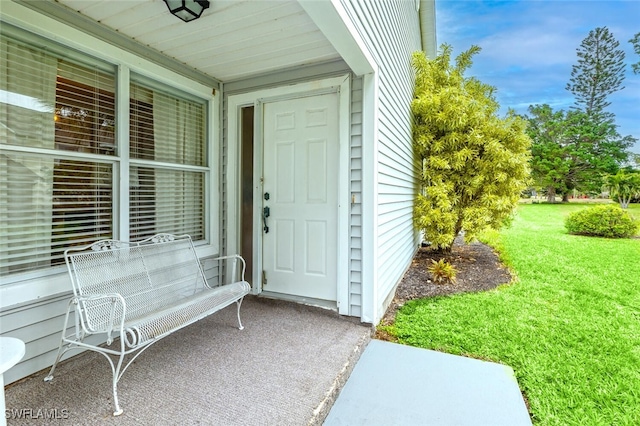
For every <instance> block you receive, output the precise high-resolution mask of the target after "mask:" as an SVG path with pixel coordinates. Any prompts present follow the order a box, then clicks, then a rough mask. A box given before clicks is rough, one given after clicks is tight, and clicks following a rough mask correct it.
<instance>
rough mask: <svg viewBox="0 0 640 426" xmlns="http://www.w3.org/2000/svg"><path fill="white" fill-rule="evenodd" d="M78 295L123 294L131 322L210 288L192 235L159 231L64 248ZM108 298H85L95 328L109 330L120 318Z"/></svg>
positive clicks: (85, 314) (87, 318)
mask: <svg viewBox="0 0 640 426" xmlns="http://www.w3.org/2000/svg"><path fill="white" fill-rule="evenodd" d="M65 260H66V262H67V267H68V268H69V274H70V276H71V281H72V284H73V292H74V294H75V295H76V296H83V297H88V296H98V295H106V294H114V293H117V294H120V295H121V296H122V297H123V298H124V299H125V302H126V318H127V320H135V319H136V318H140V317H143V316H145V315H147V314H149V313H151V312H154V311H157V310H161V309H163V308H165V307H167V306H170V305H174V304H176V303H177V302H178V301H179V300H180V299H183V298H185V297H188V296H191V295H193V294H195V293H197V292H200V291H202V290H204V289H205V288H207V282H206V279H205V277H204V274H203V272H202V268H201V266H200V262H199V259H198V256H197V254H196V251H195V249H194V247H193V243H192V241H191V238H190V237H189V236H188V235H182V236H174V235H169V234H158V235H155V236H153V237H151V238H148V239H146V240H143V241H140V242H124V241H115V240H102V241H98V242H96V243H93V244H91V245H89V246H86V247H82V248H71V249H68V250H66V251H65ZM111 307H112V304H111V303H110V302H109V301H108V300H104V299H101V300H97V301H83V302H81V303H80V304H79V306H78V308H79V309H80V313H81V316H82V319H83V322H85V323H86V324H85V326H86V327H87V328H88V329H89V331H91V332H96V331H106V328H107V327H110V324H113V321H114V320H116V321H119V320H120V318H121V317H122V310H118V311H116V312H115V315H114V313H113V312H112V309H111Z"/></svg>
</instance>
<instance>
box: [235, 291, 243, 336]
mask: <svg viewBox="0 0 640 426" xmlns="http://www.w3.org/2000/svg"><path fill="white" fill-rule="evenodd" d="M242 300H244V298H242V299H240V300H236V305H238V324H239V325H240V326H239V327H238V329H240V330H244V326H243V325H242V320H240V305H242Z"/></svg>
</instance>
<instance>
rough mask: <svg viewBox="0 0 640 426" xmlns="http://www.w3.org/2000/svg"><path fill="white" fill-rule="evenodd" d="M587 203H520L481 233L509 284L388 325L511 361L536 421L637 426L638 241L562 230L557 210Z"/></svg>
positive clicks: (408, 338) (405, 338)
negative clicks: (499, 225) (495, 228)
mask: <svg viewBox="0 0 640 426" xmlns="http://www.w3.org/2000/svg"><path fill="white" fill-rule="evenodd" d="M584 207H585V206H584V205H579V204H562V205H548V204H533V205H521V206H520V207H519V210H518V214H517V216H516V219H515V220H514V222H513V225H512V227H511V228H509V229H506V230H503V231H501V232H500V234H497V233H496V234H494V235H488V236H487V238H488V239H489V240H491V241H489V242H490V243H491V244H492V245H494V246H495V247H498V248H499V250H500V252H501V253H502V256H503V259H504V261H505V262H506V263H507V264H508V265H509V266H510V268H511V270H512V272H513V273H514V274H515V275H516V276H517V279H516V281H515V282H514V283H512V284H510V285H507V286H502V287H500V288H498V289H496V290H493V291H489V292H485V293H476V294H463V295H455V296H450V297H441V298H433V299H423V300H419V301H413V302H410V303H408V304H407V305H405V306H404V307H403V308H402V309H401V310H400V312H399V313H398V315H397V319H396V323H395V324H394V325H393V326H391V327H390V329H389V331H390V332H391V333H392V334H394V335H396V336H397V337H398V339H399V341H400V342H402V343H406V344H409V345H413V346H419V347H424V348H429V349H435V350H439V351H443V352H448V353H453V354H460V355H467V356H471V357H475V358H480V359H485V360H490V361H495V362H499V363H504V364H507V365H509V366H511V367H513V369H514V370H515V373H516V376H517V378H518V382H519V384H520V388H521V389H522V391H523V393H524V394H525V396H526V398H527V400H528V404H529V406H530V412H531V414H532V418H533V421H534V423H535V424H540V425H563V426H564V425H640V239H625V240H612V239H602V238H593V237H580V236H572V235H568V234H567V233H566V231H565V229H564V218H565V217H566V216H567V215H568V214H569V213H570V212H572V211H575V210H576V209H580V208H584ZM632 214H633V215H634V216H635V217H636V218H638V219H640V206H638V205H635V206H633V208H632Z"/></svg>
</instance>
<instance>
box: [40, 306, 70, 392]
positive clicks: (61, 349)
mask: <svg viewBox="0 0 640 426" xmlns="http://www.w3.org/2000/svg"><path fill="white" fill-rule="evenodd" d="M71 303H72V302H71V301H70V302H69V305H68V306H67V314H66V315H65V317H64V326H63V327H62V336H61V337H60V346H58V355H56V360H55V362H54V363H53V365H52V366H51V370H49V374H48V375H47V377H45V378H44V381H45V382H50V381H52V380H53V372H54V371H55V370H56V366H57V365H58V363H59V362H60V358H62V355H64V354H65V352H67V351H68V350H69V349H71V345H72V344H71V343H67V345H66V347H65V344H64V342H65V340H66V339H65V337H66V336H65V333H66V332H67V325H68V324H69V313H70V311H71Z"/></svg>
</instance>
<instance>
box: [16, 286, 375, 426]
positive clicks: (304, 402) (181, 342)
mask: <svg viewBox="0 0 640 426" xmlns="http://www.w3.org/2000/svg"><path fill="white" fill-rule="evenodd" d="M241 316H242V322H243V325H244V327H245V328H244V330H242V331H240V330H238V329H237V320H236V308H235V304H233V305H232V306H230V307H227V308H225V309H223V310H222V311H220V312H218V313H216V314H214V315H211V316H209V317H208V318H206V319H203V320H201V321H199V322H197V323H195V324H193V325H191V326H189V327H187V328H185V329H182V330H180V331H178V332H176V333H173V334H172V335H170V336H168V337H166V338H165V339H163V340H162V341H160V342H158V343H156V344H155V345H153V346H152V347H150V348H149V349H148V350H147V351H146V352H145V353H143V354H142V355H141V356H140V357H139V358H138V359H137V360H136V361H135V362H134V363H133V364H132V365H131V367H130V368H129V369H128V370H127V371H126V372H125V374H124V376H123V377H122V380H121V381H120V383H119V385H118V397H119V400H120V405H121V407H122V408H123V410H124V413H123V414H122V415H121V416H119V417H113V416H112V412H113V404H112V399H113V396H112V392H111V377H110V376H111V369H110V367H109V365H108V363H107V361H106V360H105V359H104V358H103V357H102V356H101V355H100V354H97V353H92V352H86V353H83V354H80V355H79V356H76V357H74V358H72V359H70V360H68V361H66V362H63V363H62V364H60V365H59V366H58V368H57V369H56V373H55V376H54V379H53V381H52V382H51V383H45V382H43V379H44V377H45V376H46V375H47V372H45V371H43V372H41V373H39V374H36V375H33V376H31V377H29V378H27V379H25V380H23V381H20V382H17V383H14V384H12V385H9V386H8V387H7V389H6V392H5V395H6V408H7V410H10V411H11V410H12V409H13V410H23V413H25V411H24V410H31V412H29V411H26V413H27V416H26V417H31V418H26V419H15V418H11V417H12V416H11V414H9V418H7V423H8V424H9V425H14V424H15V425H21V424H34V423H41V422H43V419H42V417H41V418H40V419H36V418H34V417H36V416H37V415H38V410H53V409H57V410H58V411H57V414H58V416H59V417H65V413H68V418H67V419H59V420H57V421H56V423H60V424H64V425H72V424H73V425H76V424H83V425H93V424H114V425H116V424H117V425H120V426H122V425H170V424H171V425H194V424H203V425H224V426H226V425H307V424H320V423H321V422H322V420H323V419H324V417H325V416H326V414H327V412H328V410H329V409H330V408H331V404H332V403H333V401H334V400H335V396H336V395H337V393H338V392H339V390H340V388H341V387H342V385H343V384H344V382H345V381H346V379H347V378H348V376H349V373H350V372H351V370H352V369H353V366H354V364H355V362H356V361H357V359H358V357H359V356H360V353H361V351H362V349H363V348H364V347H365V346H366V344H367V343H368V342H369V339H370V333H371V327H369V326H364V325H361V324H360V323H359V322H358V321H357V320H355V319H354V320H352V319H348V318H344V317H340V316H339V315H338V314H337V313H335V312H333V311H328V310H324V309H320V308H312V307H308V306H303V305H298V304H294V303H289V302H282V301H275V300H269V299H259V298H255V297H252V296H249V297H247V298H245V301H244V303H243V305H242V309H241ZM52 361H53V360H52ZM62 410H66V411H62ZM49 412H50V411H49ZM41 413H42V412H41Z"/></svg>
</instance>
